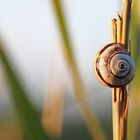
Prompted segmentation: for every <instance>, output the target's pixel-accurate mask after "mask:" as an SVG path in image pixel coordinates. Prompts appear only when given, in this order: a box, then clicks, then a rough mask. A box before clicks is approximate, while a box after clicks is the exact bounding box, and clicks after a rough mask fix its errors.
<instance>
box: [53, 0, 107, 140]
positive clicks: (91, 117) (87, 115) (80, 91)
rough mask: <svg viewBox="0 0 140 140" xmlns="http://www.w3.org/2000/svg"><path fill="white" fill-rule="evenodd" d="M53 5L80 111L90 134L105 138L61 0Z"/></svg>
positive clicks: (102, 139) (54, 1)
mask: <svg viewBox="0 0 140 140" xmlns="http://www.w3.org/2000/svg"><path fill="white" fill-rule="evenodd" d="M53 6H54V10H55V14H56V17H57V21H58V25H59V29H60V33H61V36H62V39H63V43H64V45H63V50H64V54H65V57H66V61H67V63H68V64H69V66H70V70H71V76H72V81H73V87H74V95H75V98H76V101H77V103H78V104H79V107H80V111H81V113H82V116H83V118H84V120H85V123H86V125H87V128H88V130H89V132H90V135H91V137H92V139H97V140H105V139H106V138H105V135H104V133H103V131H102V129H101V126H100V125H99V122H98V120H97V118H96V117H95V114H94V113H93V111H92V109H91V107H90V105H89V102H88V100H87V97H86V94H85V89H84V85H83V82H82V80H81V77H80V74H79V70H78V68H77V65H76V61H75V58H74V54H73V50H72V45H71V41H70V37H69V34H68V30H67V27H66V22H65V19H64V15H63V11H62V5H61V2H60V0H53Z"/></svg>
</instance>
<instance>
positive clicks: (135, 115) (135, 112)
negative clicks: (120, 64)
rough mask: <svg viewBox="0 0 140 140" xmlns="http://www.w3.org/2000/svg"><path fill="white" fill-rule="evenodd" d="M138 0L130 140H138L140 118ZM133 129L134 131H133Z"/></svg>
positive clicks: (133, 22) (133, 24) (133, 40)
mask: <svg viewBox="0 0 140 140" xmlns="http://www.w3.org/2000/svg"><path fill="white" fill-rule="evenodd" d="M138 12H139V10H138V0H135V2H134V8H133V13H132V14H133V18H132V26H131V36H132V45H133V47H132V48H133V49H132V55H133V57H134V60H135V63H136V74H135V77H134V80H133V83H132V94H131V95H130V96H131V110H130V117H129V123H128V140H134V139H136V134H137V129H138V122H139V117H140V111H139V107H140V103H139V99H140V94H139V91H140V88H139V80H140V76H139V72H140V63H139V60H140V41H139V38H140V25H139V21H140V17H139V16H138ZM132 128H133V129H132Z"/></svg>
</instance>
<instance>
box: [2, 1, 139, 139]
mask: <svg viewBox="0 0 140 140" xmlns="http://www.w3.org/2000/svg"><path fill="white" fill-rule="evenodd" d="M121 3H122V2H121V0H106V1H102V0H98V1H95V0H24V1H22V0H12V1H11V0H4V1H3V0H0V140H53V139H59V140H91V139H92V140H93V139H95V140H105V139H106V140H111V139H112V117H111V114H112V108H111V104H112V103H111V89H109V88H106V87H104V86H102V85H101V84H100V83H99V81H98V80H97V79H96V77H95V73H94V71H93V60H94V58H95V55H96V53H97V51H98V50H99V49H100V48H102V47H103V46H104V45H106V44H108V43H110V42H111V20H112V18H117V12H118V11H121V10H120V9H121ZM139 9H140V2H139V1H138V0H135V1H134V8H133V11H132V22H131V46H132V57H133V59H134V60H135V63H136V66H137V67H136V75H135V78H134V80H133V82H132V84H131V94H130V103H129V123H128V139H129V140H139V139H140V137H139V135H138V134H139V128H140V125H139V123H140V119H139V117H140V114H139V113H140V110H139V107H140V102H139V99H140V94H139V91H140V89H139V81H140V62H139V60H140V55H139V54H140V49H139V48H140V10H139Z"/></svg>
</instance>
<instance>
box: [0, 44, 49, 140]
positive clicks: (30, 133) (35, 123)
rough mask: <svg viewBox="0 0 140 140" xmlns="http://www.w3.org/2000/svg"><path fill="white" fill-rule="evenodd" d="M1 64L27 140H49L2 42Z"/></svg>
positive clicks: (0, 47)
mask: <svg viewBox="0 0 140 140" xmlns="http://www.w3.org/2000/svg"><path fill="white" fill-rule="evenodd" d="M0 62H1V63H2V67H3V69H4V72H5V77H6V79H7V81H8V84H9V87H10V91H11V98H12V99H13V103H14V105H15V108H16V111H17V113H18V115H19V118H20V121H21V123H22V126H23V129H24V132H25V134H26V140H27V139H28V140H48V139H49V138H48V136H47V135H46V134H45V133H44V131H43V129H42V126H41V122H40V121H39V114H38V113H37V111H36V110H35V108H34V107H33V106H32V104H31V103H30V101H29V100H28V98H27V96H26V95H27V93H26V91H25V89H24V88H23V86H22V84H21V81H20V80H18V77H17V75H16V72H15V71H14V70H13V68H12V65H11V62H10V61H9V58H8V57H7V54H6V52H5V50H4V45H3V43H2V41H0Z"/></svg>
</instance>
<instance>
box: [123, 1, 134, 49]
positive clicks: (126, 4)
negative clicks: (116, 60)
mask: <svg viewBox="0 0 140 140" xmlns="http://www.w3.org/2000/svg"><path fill="white" fill-rule="evenodd" d="M122 7H123V8H122V9H123V11H122V20H123V24H122V39H121V43H123V44H125V46H126V50H127V49H128V42H129V28H130V20H131V8H132V0H123V3H122Z"/></svg>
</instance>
